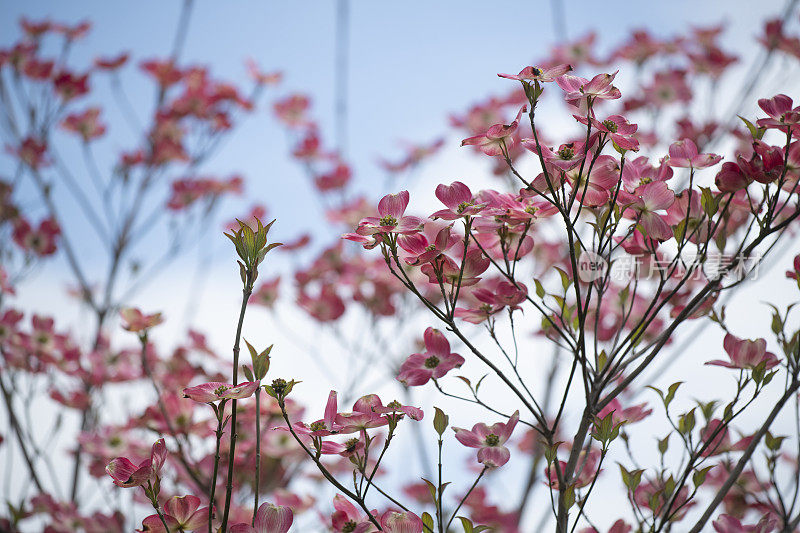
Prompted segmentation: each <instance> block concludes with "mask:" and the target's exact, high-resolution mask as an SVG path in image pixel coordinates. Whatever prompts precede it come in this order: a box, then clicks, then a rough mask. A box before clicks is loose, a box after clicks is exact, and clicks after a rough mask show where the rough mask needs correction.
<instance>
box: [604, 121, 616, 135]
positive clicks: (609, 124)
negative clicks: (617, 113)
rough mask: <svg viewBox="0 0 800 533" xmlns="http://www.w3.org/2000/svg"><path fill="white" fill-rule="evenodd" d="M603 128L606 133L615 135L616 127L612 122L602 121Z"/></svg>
mask: <svg viewBox="0 0 800 533" xmlns="http://www.w3.org/2000/svg"><path fill="white" fill-rule="evenodd" d="M603 126H605V127H606V129H607V130H608V131H610V132H611V133H617V125H616V124H615V123H614V122H613V121H611V120H604V121H603Z"/></svg>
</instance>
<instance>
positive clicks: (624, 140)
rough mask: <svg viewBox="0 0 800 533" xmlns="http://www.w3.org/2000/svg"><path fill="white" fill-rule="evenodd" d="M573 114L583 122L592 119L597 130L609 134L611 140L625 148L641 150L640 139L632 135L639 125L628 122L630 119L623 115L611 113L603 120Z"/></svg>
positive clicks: (586, 122) (587, 122) (585, 122)
mask: <svg viewBox="0 0 800 533" xmlns="http://www.w3.org/2000/svg"><path fill="white" fill-rule="evenodd" d="M572 116H573V117H575V119H576V120H577V121H578V122H580V123H581V124H589V121H590V120H591V122H592V126H594V128H595V129H596V130H597V131H600V132H602V133H606V134H608V135H609V136H610V137H611V140H612V141H614V144H616V145H617V146H619V147H620V148H622V149H623V150H633V151H634V152H635V151H638V150H639V141H637V140H636V139H634V138H633V137H632V135H633V134H634V133H636V130H638V129H639V126H637V125H636V124H631V123H630V122H628V119H626V118H625V117H623V116H622V115H610V116H609V117H608V118H607V119H605V120H604V121H602V122H600V121H599V120H597V119H596V118H594V117H592V118H586V117H584V116H581V115H572Z"/></svg>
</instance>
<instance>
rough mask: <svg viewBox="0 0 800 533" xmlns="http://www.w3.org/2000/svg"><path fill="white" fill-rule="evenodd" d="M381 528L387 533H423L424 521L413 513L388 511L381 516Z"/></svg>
mask: <svg viewBox="0 0 800 533" xmlns="http://www.w3.org/2000/svg"><path fill="white" fill-rule="evenodd" d="M381 528H382V529H383V530H384V531H386V533H422V519H420V517H418V516H417V515H415V514H414V513H412V512H411V511H408V512H406V513H399V512H397V511H386V512H385V513H383V516H381Z"/></svg>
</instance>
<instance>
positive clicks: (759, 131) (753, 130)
mask: <svg viewBox="0 0 800 533" xmlns="http://www.w3.org/2000/svg"><path fill="white" fill-rule="evenodd" d="M736 116H737V117H739V119H741V121H742V122H744V125H745V126H747V129H748V130H750V135H751V136H752V137H753V139H754V140H760V139H761V138H762V137H764V133H766V131H767V129H766V128H759V127H757V126H756V125H755V124H753V123H752V122H750V121H749V120H747V119H746V118H744V117H743V116H741V115H736Z"/></svg>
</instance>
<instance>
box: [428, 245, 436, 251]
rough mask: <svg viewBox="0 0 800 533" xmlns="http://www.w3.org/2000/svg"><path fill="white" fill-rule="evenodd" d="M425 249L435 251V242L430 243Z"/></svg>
mask: <svg viewBox="0 0 800 533" xmlns="http://www.w3.org/2000/svg"><path fill="white" fill-rule="evenodd" d="M425 250H427V251H429V252H433V251H435V250H436V245H435V244H429V245H428V246H426V247H425Z"/></svg>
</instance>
